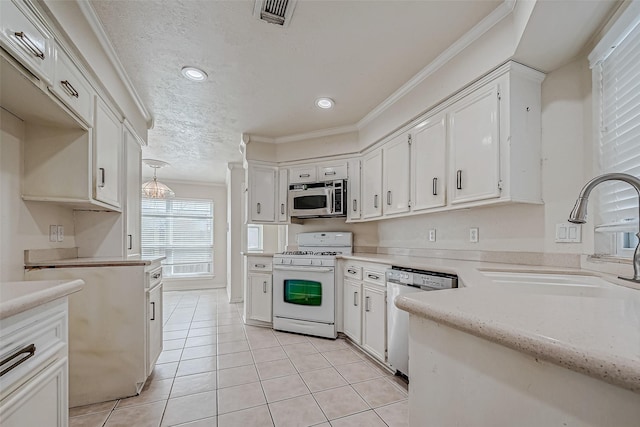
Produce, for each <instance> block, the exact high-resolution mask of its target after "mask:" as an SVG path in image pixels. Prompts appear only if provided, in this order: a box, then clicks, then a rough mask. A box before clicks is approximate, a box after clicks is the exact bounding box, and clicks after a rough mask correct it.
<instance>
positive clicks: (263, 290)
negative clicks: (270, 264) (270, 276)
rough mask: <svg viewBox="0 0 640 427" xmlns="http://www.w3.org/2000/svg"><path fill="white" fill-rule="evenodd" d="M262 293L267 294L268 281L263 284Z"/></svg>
mask: <svg viewBox="0 0 640 427" xmlns="http://www.w3.org/2000/svg"><path fill="white" fill-rule="evenodd" d="M262 293H263V294H266V293H267V281H266V280H265V281H264V282H262Z"/></svg>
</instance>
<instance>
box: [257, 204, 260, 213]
mask: <svg viewBox="0 0 640 427" xmlns="http://www.w3.org/2000/svg"><path fill="white" fill-rule="evenodd" d="M256 210H257V213H260V203H258V204H257V206H256Z"/></svg>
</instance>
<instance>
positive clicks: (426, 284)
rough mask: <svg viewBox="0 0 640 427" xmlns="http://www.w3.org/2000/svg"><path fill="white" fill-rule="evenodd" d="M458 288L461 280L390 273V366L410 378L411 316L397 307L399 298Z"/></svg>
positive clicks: (430, 274) (423, 273)
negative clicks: (395, 302)
mask: <svg viewBox="0 0 640 427" xmlns="http://www.w3.org/2000/svg"><path fill="white" fill-rule="evenodd" d="M457 287H458V276H456V275H453V274H446V273H437V272H434V271H426V270H416V269H412V268H404V267H396V266H392V267H391V268H390V269H389V270H387V344H388V353H389V354H388V358H389V360H388V361H389V365H391V368H392V369H394V370H395V371H396V374H400V375H402V376H405V377H407V378H408V377H409V313H407V312H406V311H403V310H400V309H399V308H398V307H396V305H395V304H394V301H395V299H396V297H397V296H398V295H406V294H410V293H415V292H423V291H437V290H440V289H452V288H457Z"/></svg>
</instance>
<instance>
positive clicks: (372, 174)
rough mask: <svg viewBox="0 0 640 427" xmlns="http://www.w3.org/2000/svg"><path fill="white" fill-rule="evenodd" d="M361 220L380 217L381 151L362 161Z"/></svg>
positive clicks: (374, 152)
mask: <svg viewBox="0 0 640 427" xmlns="http://www.w3.org/2000/svg"><path fill="white" fill-rule="evenodd" d="M361 184H362V191H361V195H362V197H361V198H360V200H361V202H362V218H363V219H368V218H376V217H379V216H381V215H382V198H381V194H382V150H381V149H378V150H376V151H373V152H371V153H369V154H367V155H366V156H364V157H363V159H362V182H361Z"/></svg>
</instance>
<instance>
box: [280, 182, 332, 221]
mask: <svg viewBox="0 0 640 427" xmlns="http://www.w3.org/2000/svg"><path fill="white" fill-rule="evenodd" d="M332 194H333V189H332V188H327V187H321V188H308V189H306V190H289V206H290V208H289V209H290V211H289V214H290V216H292V217H310V216H326V215H331V214H332V213H333V206H332V202H331V198H332V197H331V195H332Z"/></svg>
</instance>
